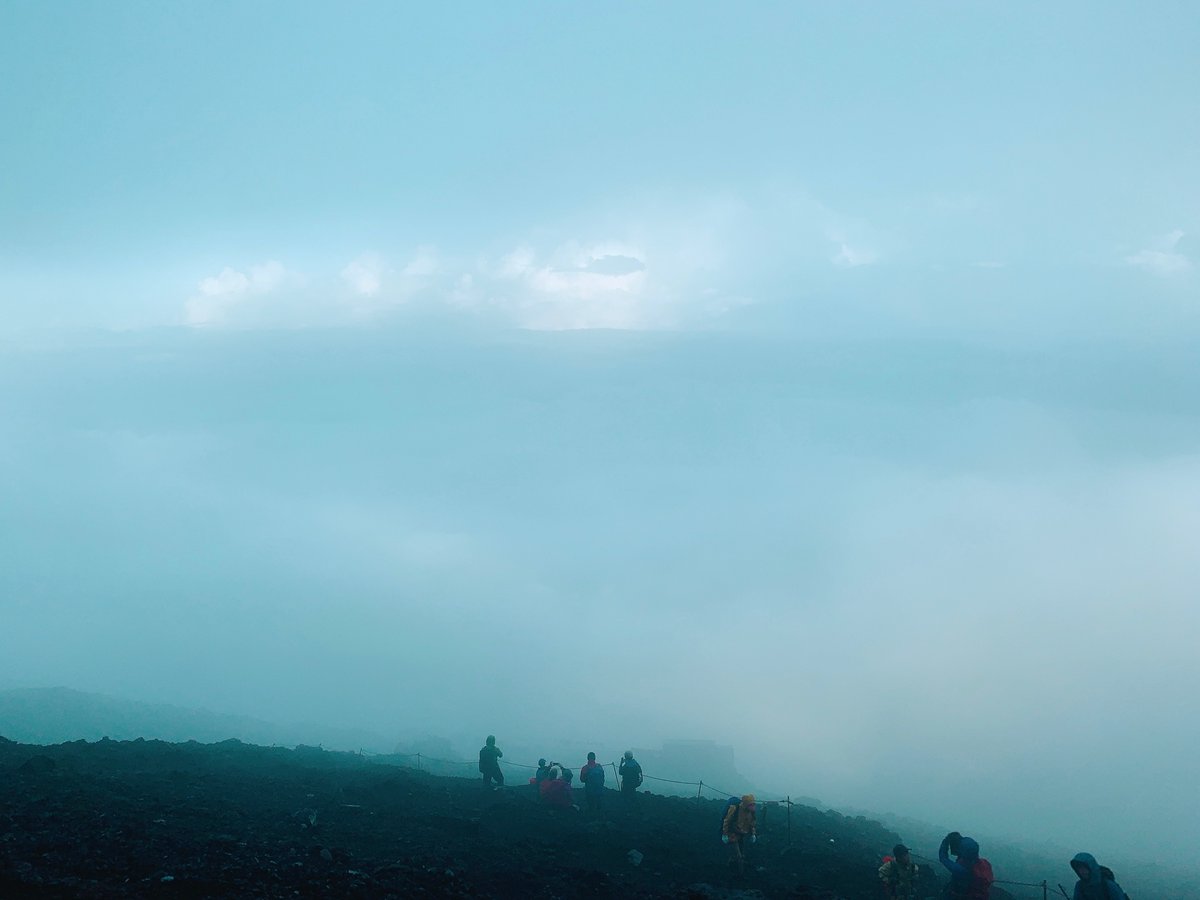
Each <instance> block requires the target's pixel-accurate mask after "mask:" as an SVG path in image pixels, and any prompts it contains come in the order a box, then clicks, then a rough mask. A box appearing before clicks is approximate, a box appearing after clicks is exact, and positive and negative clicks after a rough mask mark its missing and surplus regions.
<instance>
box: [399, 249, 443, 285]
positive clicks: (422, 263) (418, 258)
mask: <svg viewBox="0 0 1200 900" xmlns="http://www.w3.org/2000/svg"><path fill="white" fill-rule="evenodd" d="M437 271H438V258H437V251H436V250H434V248H433V247H418V248H417V253H416V255H415V256H414V257H413V258H412V260H410V261H409V263H408V265H406V266H405V267H404V269H403V270H402V271H401V273H400V274H401V275H404V276H405V277H406V278H425V277H428V276H430V275H434V274H436V273H437Z"/></svg>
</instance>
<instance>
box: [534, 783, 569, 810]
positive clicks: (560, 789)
mask: <svg viewBox="0 0 1200 900" xmlns="http://www.w3.org/2000/svg"><path fill="white" fill-rule="evenodd" d="M538 794H539V795H540V796H541V798H542V802H543V803H545V804H546V805H547V806H553V807H555V808H557V809H570V808H571V807H572V806H573V805H574V804H573V803H572V802H571V785H569V784H568V783H567V782H566V781H565V780H563V779H562V778H555V779H553V780H551V779H549V778H547V779H546V780H545V781H543V782H542V783H541V784H540V785H538Z"/></svg>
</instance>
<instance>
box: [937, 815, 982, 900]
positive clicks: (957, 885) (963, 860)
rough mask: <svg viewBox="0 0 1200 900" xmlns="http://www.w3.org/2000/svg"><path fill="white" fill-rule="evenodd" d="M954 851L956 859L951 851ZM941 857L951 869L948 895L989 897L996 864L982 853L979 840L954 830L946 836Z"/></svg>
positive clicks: (963, 899)
mask: <svg viewBox="0 0 1200 900" xmlns="http://www.w3.org/2000/svg"><path fill="white" fill-rule="evenodd" d="M951 853H953V854H954V857H955V858H954V859H951V858H950V854H951ZM938 859H939V860H940V861H941V863H942V865H943V866H945V867H946V868H947V869H948V870H949V872H950V885H949V887H948V888H947V891H946V896H947V897H953V898H955V900H987V898H988V894H989V893H991V890H992V882H993V881H994V880H995V879H994V878H993V877H992V864H991V863H990V862H988V861H987V860H986V859H981V858H980V856H979V842H978V841H976V840H975V839H974V838H969V837H963V836H962V835H961V834H959V833H958V832H957V831H952V832H950V833H949V834H948V835H946V836H945V837H944V838H942V845H941V846H940V847H939V848H938Z"/></svg>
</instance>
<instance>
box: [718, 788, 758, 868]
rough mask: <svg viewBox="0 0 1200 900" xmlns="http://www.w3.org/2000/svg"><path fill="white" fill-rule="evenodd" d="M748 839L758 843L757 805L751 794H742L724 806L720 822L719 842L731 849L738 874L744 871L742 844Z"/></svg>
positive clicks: (744, 855)
mask: <svg viewBox="0 0 1200 900" xmlns="http://www.w3.org/2000/svg"><path fill="white" fill-rule="evenodd" d="M747 841H749V842H750V843H751V844H755V843H758V807H757V806H756V805H755V803H754V795H753V794H743V795H742V799H741V800H739V801H737V802H736V803H734V802H731V803H730V804H729V805H728V806H726V807H725V818H724V819H723V820H722V822H721V843H723V844H728V845H729V849H730V850H731V851H732V856H731V860H730V861H731V862H736V863H737V868H738V874H739V875H741V874H743V873H745V871H746V854H745V851H744V850H743V848H742V845H743V844H744V843H746V842H747Z"/></svg>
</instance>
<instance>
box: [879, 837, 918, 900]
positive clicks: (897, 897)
mask: <svg viewBox="0 0 1200 900" xmlns="http://www.w3.org/2000/svg"><path fill="white" fill-rule="evenodd" d="M879 880H880V881H882V882H883V895H884V896H885V897H887V898H888V900H914V898H915V897H916V896H917V864H916V863H914V862H913V861H912V855H911V854H910V853H909V852H908V848H907V847H905V846H904V845H903V844H897V845H896V846H895V847H894V848H893V849H892V858H891V859H889V860H888V861H887V862H885V863H884V864H883V865H882V866H880V867H879Z"/></svg>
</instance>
